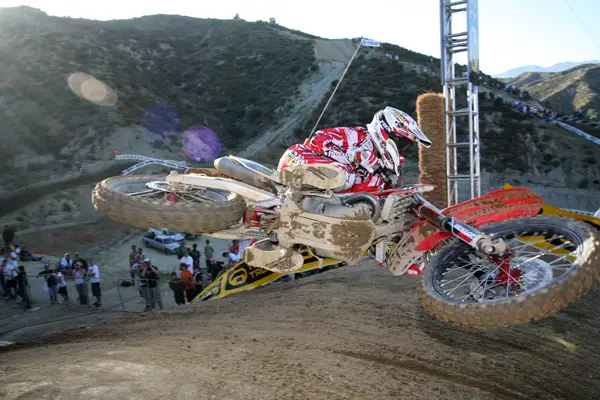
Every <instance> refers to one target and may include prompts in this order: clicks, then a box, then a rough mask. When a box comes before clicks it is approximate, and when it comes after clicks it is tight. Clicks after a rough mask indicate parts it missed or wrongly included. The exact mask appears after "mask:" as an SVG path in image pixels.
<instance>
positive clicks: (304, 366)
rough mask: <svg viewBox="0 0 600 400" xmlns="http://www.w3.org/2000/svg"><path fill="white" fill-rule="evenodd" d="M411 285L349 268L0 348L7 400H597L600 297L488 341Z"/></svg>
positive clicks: (0, 381)
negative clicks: (451, 322) (428, 308)
mask: <svg viewBox="0 0 600 400" xmlns="http://www.w3.org/2000/svg"><path fill="white" fill-rule="evenodd" d="M416 282H417V281H416V280H414V279H411V278H394V277H392V276H391V275H390V274H389V273H388V272H387V271H384V270H381V269H377V268H374V266H373V265H362V266H359V267H355V268H354V267H348V268H342V269H338V270H335V271H331V272H327V273H324V274H319V275H316V276H313V277H309V278H306V279H302V280H299V281H296V282H295V283H293V284H282V285H273V286H270V287H265V288H262V289H257V290H254V291H251V292H247V293H241V294H239V295H236V296H233V297H231V298H226V299H222V300H217V301H212V302H207V303H204V304H199V305H195V306H189V307H188V306H186V307H182V308H178V309H175V310H171V311H166V312H162V313H157V314H155V315H152V316H136V317H132V318H127V319H121V320H118V321H113V322H108V323H106V324H104V325H100V326H96V327H92V328H89V329H80V330H76V331H70V332H67V333H64V334H60V335H57V336H54V337H49V338H45V339H44V338H42V339H38V340H37V341H36V342H35V343H31V344H28V345H23V346H21V347H17V348H14V350H12V351H11V350H9V351H5V352H3V354H2V359H3V361H4V364H5V365H7V366H8V365H10V368H4V370H3V373H2V375H0V397H2V398H5V399H16V398H44V397H61V398H64V399H75V398H81V397H85V398H88V399H95V398H111V399H113V398H144V399H159V398H161V399H162V398H166V397H167V396H168V397H169V398H178V399H187V398H190V399H192V398H200V397H201V398H218V399H257V398H261V399H277V400H279V399H291V398H294V399H348V398H356V399H367V398H377V399H387V398H390V399H391V398H393V399H475V398H485V399H488V400H493V399H545V400H550V399H560V398H577V399H586V398H595V397H596V396H597V393H598V390H599V389H600V381H599V379H598V378H599V377H598V373H597V372H594V371H598V363H599V361H600V354H599V353H598V351H597V346H596V337H597V334H596V333H597V331H598V329H599V328H600V311H598V309H599V308H598V304H599V302H600V300H599V298H598V292H597V291H596V292H594V293H593V294H592V295H591V296H589V297H587V298H586V299H585V300H583V301H581V302H579V303H578V304H577V305H576V306H574V307H571V308H569V309H568V310H567V311H565V312H563V313H559V314H557V315H555V316H553V317H551V318H550V319H548V320H546V321H541V322H537V323H533V324H530V325H527V326H524V327H518V328H512V329H503V330H486V331H479V330H466V329H457V328H452V327H449V326H446V325H444V324H442V323H440V322H438V321H436V320H433V319H432V318H430V317H429V316H428V315H425V314H423V312H422V309H421V307H420V305H419V304H418V301H417V298H416V295H415V291H414V285H415V284H416ZM49 377H52V378H49ZM143 382H146V383H148V382H149V383H150V384H144V383H143Z"/></svg>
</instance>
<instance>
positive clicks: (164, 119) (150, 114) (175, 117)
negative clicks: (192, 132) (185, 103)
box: [142, 102, 181, 142]
mask: <svg viewBox="0 0 600 400" xmlns="http://www.w3.org/2000/svg"><path fill="white" fill-rule="evenodd" d="M180 121H181V120H180V116H179V113H178V112H177V110H176V109H175V107H173V106H172V105H170V104H169V103H165V102H156V103H154V104H152V105H151V106H150V107H149V108H148V110H146V112H145V113H144V116H143V117H142V126H143V127H144V128H145V129H144V130H143V132H144V136H145V137H146V139H147V140H149V141H152V142H155V141H161V142H162V141H170V140H172V139H173V138H174V137H175V136H176V135H177V132H178V131H179V129H180Z"/></svg>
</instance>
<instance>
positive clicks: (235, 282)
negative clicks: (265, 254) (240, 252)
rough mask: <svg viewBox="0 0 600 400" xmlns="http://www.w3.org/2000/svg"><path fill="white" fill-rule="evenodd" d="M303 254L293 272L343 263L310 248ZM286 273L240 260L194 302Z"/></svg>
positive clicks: (270, 279) (269, 280)
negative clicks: (314, 253)
mask: <svg viewBox="0 0 600 400" xmlns="http://www.w3.org/2000/svg"><path fill="white" fill-rule="evenodd" d="M302 255H303V256H304V265H303V266H302V268H300V269H299V270H297V271H294V272H292V273H293V274H295V273H299V272H305V271H310V270H313V269H318V268H323V267H327V266H329V265H335V264H340V263H341V262H340V260H335V259H333V258H319V257H316V256H314V255H313V254H312V252H311V251H310V250H309V249H306V250H305V251H303V252H302ZM284 275H289V274H280V273H277V272H271V271H268V270H266V269H262V268H256V267H251V266H249V265H247V264H246V263H244V262H243V261H240V262H238V263H237V264H236V265H234V266H233V267H231V268H229V269H228V270H226V271H225V272H223V273H222V274H221V275H220V276H219V277H218V278H217V279H216V280H215V281H214V282H212V283H211V284H210V285H208V286H207V287H206V288H205V289H204V290H203V291H202V292H200V293H199V294H198V295H197V296H196V298H194V301H193V302H194V303H197V302H199V301H206V300H213V299H219V298H221V297H225V296H229V295H230V294H234V293H238V292H244V291H246V290H251V289H254V288H257V287H259V286H262V285H265V284H267V283H271V282H273V281H275V280H277V279H279V278H281V277H282V276H284Z"/></svg>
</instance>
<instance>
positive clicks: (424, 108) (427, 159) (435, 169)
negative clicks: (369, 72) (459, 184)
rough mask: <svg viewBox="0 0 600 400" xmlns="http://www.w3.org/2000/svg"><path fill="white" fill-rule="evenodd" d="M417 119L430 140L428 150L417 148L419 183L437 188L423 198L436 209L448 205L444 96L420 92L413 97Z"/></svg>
mask: <svg viewBox="0 0 600 400" xmlns="http://www.w3.org/2000/svg"><path fill="white" fill-rule="evenodd" d="M417 117H418V123H419V127H420V128H421V130H422V131H423V132H424V133H425V135H427V137H428V138H429V139H430V140H431V141H432V143H433V144H432V145H431V147H430V148H429V149H427V148H425V147H423V146H419V170H420V175H419V182H420V183H430V184H433V185H437V186H438V188H437V189H436V190H434V191H433V192H428V193H425V194H424V197H425V198H426V199H427V200H428V201H430V202H431V203H433V204H435V205H436V206H437V207H439V208H445V207H447V206H448V199H447V181H446V178H447V177H446V133H445V131H446V128H445V127H446V121H445V117H444V95H443V94H440V93H424V94H422V95H420V96H419V97H418V98H417Z"/></svg>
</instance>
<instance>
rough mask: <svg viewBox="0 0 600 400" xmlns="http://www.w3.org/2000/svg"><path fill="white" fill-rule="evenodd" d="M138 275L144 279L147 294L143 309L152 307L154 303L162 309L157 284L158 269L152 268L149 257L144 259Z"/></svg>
mask: <svg viewBox="0 0 600 400" xmlns="http://www.w3.org/2000/svg"><path fill="white" fill-rule="evenodd" d="M146 260H147V261H146ZM140 275H141V276H142V278H144V279H145V280H146V288H147V289H146V290H147V296H148V299H147V300H148V302H147V303H146V309H145V310H144V311H148V310H150V309H154V308H155V306H156V305H158V308H160V309H161V310H162V309H163V304H162V297H161V294H160V287H159V285H158V279H159V276H158V271H157V270H156V268H154V266H153V265H152V263H151V262H150V259H149V258H146V259H144V264H143V267H142V271H141V274H140Z"/></svg>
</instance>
